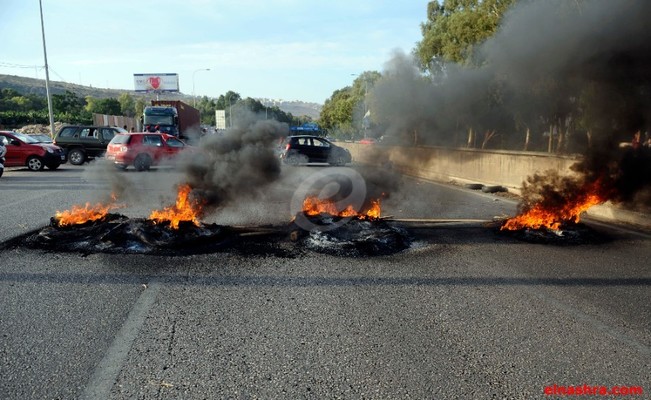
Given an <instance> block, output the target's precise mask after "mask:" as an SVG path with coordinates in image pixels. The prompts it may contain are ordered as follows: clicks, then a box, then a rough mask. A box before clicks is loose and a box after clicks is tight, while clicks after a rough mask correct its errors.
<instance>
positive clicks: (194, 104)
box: [192, 68, 210, 108]
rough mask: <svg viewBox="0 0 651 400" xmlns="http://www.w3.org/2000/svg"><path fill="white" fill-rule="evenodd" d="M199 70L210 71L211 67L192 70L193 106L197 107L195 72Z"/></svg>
mask: <svg viewBox="0 0 651 400" xmlns="http://www.w3.org/2000/svg"><path fill="white" fill-rule="evenodd" d="M199 71H210V68H199V69H197V70H195V71H193V72H192V106H193V107H195V108H196V107H197V96H196V95H195V94H194V74H196V73H197V72H199Z"/></svg>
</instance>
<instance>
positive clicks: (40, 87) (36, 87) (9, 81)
mask: <svg viewBox="0 0 651 400" xmlns="http://www.w3.org/2000/svg"><path fill="white" fill-rule="evenodd" d="M4 88H9V89H14V90H15V91H17V92H18V93H21V94H35V95H39V96H45V95H46V92H45V80H44V79H34V78H27V77H23V76H15V75H2V74H0V89H4ZM66 90H69V91H71V92H73V93H75V94H77V95H78V96H80V97H86V96H92V97H95V98H98V99H103V98H108V97H114V98H117V97H118V96H120V95H121V94H122V93H124V92H127V93H129V94H131V95H132V96H134V97H143V96H144V95H143V94H142V93H138V92H134V91H131V90H121V89H101V88H95V87H92V86H83V85H77V84H74V83H67V82H59V81H52V80H51V81H50V92H51V93H52V94H63V93H65V91H66ZM240 95H242V96H243V97H245V98H246V97H249V96H246V95H245V94H242V93H240ZM149 96H150V95H147V97H149ZM161 98H163V99H165V100H182V101H184V102H186V103H188V104H191V103H192V96H190V95H185V94H183V93H166V94H165V95H161ZM257 100H259V101H260V102H262V103H263V104H266V105H268V106H270V107H273V106H276V107H278V108H280V109H281V110H283V111H284V112H287V113H291V114H292V115H293V116H295V117H300V116H303V115H307V116H309V117H311V118H312V119H314V120H316V119H318V118H319V114H320V113H321V104H317V103H306V102H303V101H286V100H273V99H261V98H258V99H257Z"/></svg>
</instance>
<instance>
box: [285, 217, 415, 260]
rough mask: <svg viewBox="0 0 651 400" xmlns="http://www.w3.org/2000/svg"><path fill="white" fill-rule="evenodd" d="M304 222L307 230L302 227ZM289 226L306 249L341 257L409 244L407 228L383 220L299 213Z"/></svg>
mask: <svg viewBox="0 0 651 400" xmlns="http://www.w3.org/2000/svg"><path fill="white" fill-rule="evenodd" d="M306 223H307V224H309V225H310V227H311V229H310V230H304V229H303V228H302V227H303V226H305V224H306ZM290 229H291V231H292V234H291V237H292V239H293V240H294V241H296V242H297V244H299V245H301V246H303V247H304V248H305V249H307V250H311V251H315V252H317V253H324V254H330V255H334V256H340V257H368V256H385V255H391V254H395V253H398V252H400V251H403V250H406V249H408V248H409V246H410V245H411V240H410V238H409V235H408V234H407V231H406V230H404V229H402V228H400V227H398V226H394V225H391V224H389V223H388V222H387V221H384V220H382V219H361V218H357V217H340V216H333V215H330V214H319V215H306V214H299V215H297V216H296V219H295V220H294V221H293V222H292V224H291V226H290Z"/></svg>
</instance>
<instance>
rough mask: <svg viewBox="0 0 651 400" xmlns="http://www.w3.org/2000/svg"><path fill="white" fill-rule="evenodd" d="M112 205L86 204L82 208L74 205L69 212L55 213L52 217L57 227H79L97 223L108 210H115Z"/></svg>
mask: <svg viewBox="0 0 651 400" xmlns="http://www.w3.org/2000/svg"><path fill="white" fill-rule="evenodd" d="M116 207H117V206H116V205H115V204H113V203H110V204H102V203H96V204H93V205H91V204H90V203H86V204H85V205H83V206H80V205H74V206H72V208H71V209H70V210H66V211H57V212H56V213H55V214H54V217H55V218H56V220H57V223H58V224H59V226H71V225H81V224H84V223H86V222H92V221H98V220H100V219H102V218H104V217H106V215H107V214H108V212H109V210H111V209H113V208H116Z"/></svg>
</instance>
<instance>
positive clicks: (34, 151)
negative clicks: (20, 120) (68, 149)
mask: <svg viewBox="0 0 651 400" xmlns="http://www.w3.org/2000/svg"><path fill="white" fill-rule="evenodd" d="M0 140H2V142H3V143H4V145H5V146H6V147H7V155H5V167H21V166H26V167H27V168H29V169H30V170H32V171H41V170H43V168H45V167H48V168H49V169H57V168H59V165H61V164H63V163H65V162H66V157H65V154H64V153H63V150H62V149H61V147H59V146H56V145H54V144H52V143H44V142H41V141H40V140H39V139H36V138H33V137H31V136H30V135H25V134H24V133H18V132H9V131H0Z"/></svg>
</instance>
